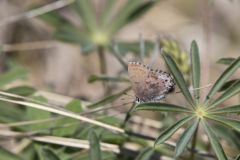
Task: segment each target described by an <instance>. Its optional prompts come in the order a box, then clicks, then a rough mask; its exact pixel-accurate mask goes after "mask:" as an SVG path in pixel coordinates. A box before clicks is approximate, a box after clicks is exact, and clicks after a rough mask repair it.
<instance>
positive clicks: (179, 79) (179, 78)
mask: <svg viewBox="0 0 240 160" xmlns="http://www.w3.org/2000/svg"><path fill="white" fill-rule="evenodd" d="M163 58H164V60H165V62H166V64H167V66H168V68H169V70H170V71H171V73H172V75H173V77H174V79H175V81H176V83H177V84H178V87H179V88H180V89H181V91H182V93H183V95H184V97H185V98H186V100H187V101H188V102H189V104H191V106H192V107H193V108H194V102H193V99H192V96H191V94H190V92H189V90H188V88H187V84H186V82H185V80H184V78H183V75H182V73H181V72H180V70H179V68H178V67H177V65H176V63H175V62H174V60H173V59H172V58H171V56H170V55H169V54H167V53H163Z"/></svg>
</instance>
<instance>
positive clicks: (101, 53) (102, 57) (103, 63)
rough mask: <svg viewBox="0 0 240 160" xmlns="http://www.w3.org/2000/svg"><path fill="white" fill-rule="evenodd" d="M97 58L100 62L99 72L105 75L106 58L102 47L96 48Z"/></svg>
mask: <svg viewBox="0 0 240 160" xmlns="http://www.w3.org/2000/svg"><path fill="white" fill-rule="evenodd" d="M97 52H98V57H99V60H100V72H101V74H103V75H105V74H106V73H107V65H106V57H105V53H104V47H103V46H98V47H97Z"/></svg>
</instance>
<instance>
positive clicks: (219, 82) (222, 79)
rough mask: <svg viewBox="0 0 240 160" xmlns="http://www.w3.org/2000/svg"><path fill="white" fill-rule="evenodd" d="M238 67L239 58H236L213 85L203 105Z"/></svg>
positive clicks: (239, 63) (239, 64) (239, 65)
mask: <svg viewBox="0 0 240 160" xmlns="http://www.w3.org/2000/svg"><path fill="white" fill-rule="evenodd" d="M239 67H240V57H238V58H237V59H236V60H235V61H234V62H233V63H231V65H230V66H229V67H228V68H227V69H226V70H225V71H224V72H223V73H222V74H221V75H220V76H219V78H218V79H217V80H216V82H215V83H214V85H213V87H212V88H211V90H210V92H209V93H208V95H207V96H206V99H205V103H208V101H209V100H210V99H211V98H212V97H213V96H214V95H215V93H217V91H219V89H220V88H221V87H222V86H223V85H224V83H225V82H226V80H228V79H229V77H230V76H231V75H232V74H233V73H234V72H235V71H236V70H237V69H238V68H239Z"/></svg>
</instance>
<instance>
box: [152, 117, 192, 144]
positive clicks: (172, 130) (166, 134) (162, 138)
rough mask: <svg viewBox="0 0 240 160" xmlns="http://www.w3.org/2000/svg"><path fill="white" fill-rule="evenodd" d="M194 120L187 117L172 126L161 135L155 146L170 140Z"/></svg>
mask: <svg viewBox="0 0 240 160" xmlns="http://www.w3.org/2000/svg"><path fill="white" fill-rule="evenodd" d="M191 119H193V117H192V116H187V117H185V118H183V119H181V120H179V121H178V122H177V123H175V124H174V125H172V126H170V127H169V128H167V129H166V130H164V131H163V132H162V133H161V135H160V136H159V137H158V138H157V139H156V141H155V144H154V146H156V145H158V144H161V143H163V142H165V141H166V140H168V139H169V138H170V137H171V136H172V135H173V134H174V133H175V132H176V131H177V130H178V129H179V128H180V127H182V126H183V125H184V124H185V123H187V122H188V121H190V120H191Z"/></svg>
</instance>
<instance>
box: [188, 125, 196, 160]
mask: <svg viewBox="0 0 240 160" xmlns="http://www.w3.org/2000/svg"><path fill="white" fill-rule="evenodd" d="M197 133H198V127H197V129H196V130H195V132H194V135H193V140H192V147H191V154H190V158H189V159H190V160H194V158H195V147H196V142H197Z"/></svg>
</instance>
